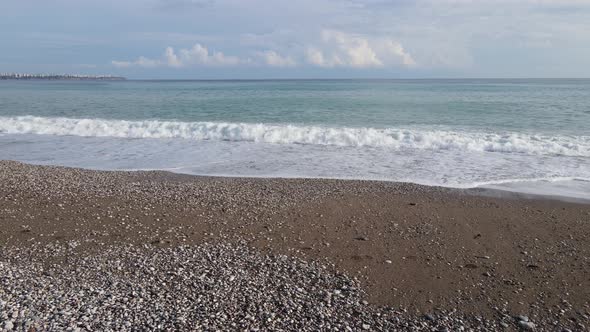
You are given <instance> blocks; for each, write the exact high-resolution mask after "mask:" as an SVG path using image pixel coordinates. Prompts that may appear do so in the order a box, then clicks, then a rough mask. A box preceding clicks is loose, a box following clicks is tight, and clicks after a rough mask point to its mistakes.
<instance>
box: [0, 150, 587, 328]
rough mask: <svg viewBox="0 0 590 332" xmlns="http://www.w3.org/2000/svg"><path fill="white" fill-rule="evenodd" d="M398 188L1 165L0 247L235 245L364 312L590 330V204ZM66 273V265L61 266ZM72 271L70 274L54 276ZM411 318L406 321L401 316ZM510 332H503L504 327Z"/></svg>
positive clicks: (83, 251) (79, 249)
mask: <svg viewBox="0 0 590 332" xmlns="http://www.w3.org/2000/svg"><path fill="white" fill-rule="evenodd" d="M481 194H482V193H481V192H479V191H477V190H453V189H445V188H436V187H425V186H419V185H413V184H404V183H389V182H372V181H350V180H321V179H248V178H214V177H197V176H188V175H178V174H172V173H166V172H100V171H90V170H79V169H69V168H60V167H46V166H32V165H25V164H21V163H16V162H7V161H4V162H0V225H2V227H0V246H2V248H3V249H4V250H8V249H9V248H27V247H32V246H37V247H38V246H45V245H51V244H56V243H57V244H67V243H71V242H72V241H75V243H76V246H75V250H73V251H71V253H69V254H68V255H79V256H89V255H93V254H95V253H97V252H101V251H102V250H104V248H106V247H109V246H118V245H128V244H134V245H147V246H149V247H150V248H152V247H153V248H161V247H166V248H168V247H171V248H174V247H178V246H179V245H189V246H198V245H201V244H203V243H229V244H232V243H238V242H240V241H243V243H245V245H246V246H248V247H251V248H254V249H256V250H258V251H260V252H268V253H273V254H286V255H288V256H294V257H298V258H302V259H304V260H308V261H320V262H330V263H333V264H334V269H337V270H338V271H342V272H344V273H345V274H346V275H347V276H350V277H353V278H358V280H359V281H360V286H361V288H362V289H363V290H364V291H365V292H366V294H365V295H364V298H365V299H366V301H368V303H369V305H370V306H378V307H380V306H386V307H389V308H395V309H396V310H401V311H402V312H405V313H407V314H412V315H413V314H415V315H416V317H419V316H420V315H424V314H429V315H430V314H433V313H436V312H437V311H441V310H443V311H450V310H457V311H458V312H461V313H464V314H467V315H473V316H477V317H483V318H485V319H493V320H498V321H502V322H505V324H507V326H506V328H507V329H512V328H516V327H517V326H518V319H516V320H515V321H511V320H510V319H508V318H507V317H514V316H517V315H526V316H528V318H529V319H530V321H532V322H534V323H535V324H537V329H540V330H561V328H570V329H572V330H584V329H587V328H588V327H590V318H589V314H590V303H589V299H590V258H589V257H590V241H589V239H590V204H587V203H584V202H577V203H575V202H564V201H559V200H553V199H548V198H534V197H524V196H520V195H516V194H508V195H506V194H502V193H499V192H494V193H490V192H486V195H481ZM66 261H67V260H66ZM51 263H52V264H53V263H56V264H67V262H59V261H55V262H51ZM404 310H405V311H404ZM502 326H503V325H502Z"/></svg>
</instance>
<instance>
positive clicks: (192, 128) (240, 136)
mask: <svg viewBox="0 0 590 332" xmlns="http://www.w3.org/2000/svg"><path fill="white" fill-rule="evenodd" d="M0 133H4V134H41V135H60V136H87V137H117V138H181V139H189V140H212V141H249V142H261V143H274V144H310V145H335V146H351V147H362V146H366V147H389V148H393V149H431V150H463V151H480V152H505V153H520V154H529V155H566V156H579V157H589V156H590V136H564V135H562V136H547V135H531V134H523V133H491V132H490V133H482V132H467V131H445V130H418V129H400V128H386V129H376V128H346V127H320V126H297V125H270V124H250V123H225V122H177V121H157V120H145V121H124V120H105V119H71V118H46V117H35V116H17V117H0Z"/></svg>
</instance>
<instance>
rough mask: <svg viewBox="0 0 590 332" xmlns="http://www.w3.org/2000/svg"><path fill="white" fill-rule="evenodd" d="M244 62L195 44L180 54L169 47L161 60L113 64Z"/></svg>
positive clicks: (145, 59)
mask: <svg viewBox="0 0 590 332" xmlns="http://www.w3.org/2000/svg"><path fill="white" fill-rule="evenodd" d="M242 62H247V61H242V60H240V58H238V57H236V56H227V55H225V54H223V53H222V52H210V51H209V50H208V49H207V48H206V47H205V46H203V45H201V44H198V43H197V44H195V45H194V46H193V47H192V48H190V49H180V50H179V51H178V54H177V53H176V51H175V50H174V48H172V47H167V48H166V50H165V51H164V55H163V56H162V57H161V58H160V59H150V58H146V57H144V56H140V57H139V58H138V59H137V60H135V61H116V60H113V61H111V63H112V64H113V65H114V66H115V67H122V68H125V67H134V66H137V67H147V68H151V67H158V66H163V67H174V68H181V67H186V66H193V65H201V66H235V65H238V64H240V63H242Z"/></svg>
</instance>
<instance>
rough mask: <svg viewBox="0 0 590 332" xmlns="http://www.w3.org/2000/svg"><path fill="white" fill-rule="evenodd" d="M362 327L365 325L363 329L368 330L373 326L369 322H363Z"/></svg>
mask: <svg viewBox="0 0 590 332" xmlns="http://www.w3.org/2000/svg"><path fill="white" fill-rule="evenodd" d="M362 327H363V330H368V329H370V328H371V325H369V324H363V326H362Z"/></svg>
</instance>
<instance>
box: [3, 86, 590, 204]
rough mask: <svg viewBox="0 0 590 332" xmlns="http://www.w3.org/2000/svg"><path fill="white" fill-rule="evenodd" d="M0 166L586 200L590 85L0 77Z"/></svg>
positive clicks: (589, 171)
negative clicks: (390, 184) (411, 186)
mask: <svg viewBox="0 0 590 332" xmlns="http://www.w3.org/2000/svg"><path fill="white" fill-rule="evenodd" d="M0 159H7V160H17V161H22V162H26V163H32V164H42V165H63V166H73V167H82V168H88V169H99V170H166V171H171V172H178V173H187V174H196V175H209V176H246V177H286V178H338V179H368V180H384V181H401V182H412V183H417V184H423V185H430V186H444V187H453V188H475V187H484V188H494V189H501V190H508V191H515V192H521V193H528V194H541V195H551V196H561V197H570V198H582V199H590V80H587V79H518V80H512V79H460V80H252V81H249V80H231V81H152V80H147V81H142V80H137V81H136V80H127V81H0Z"/></svg>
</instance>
